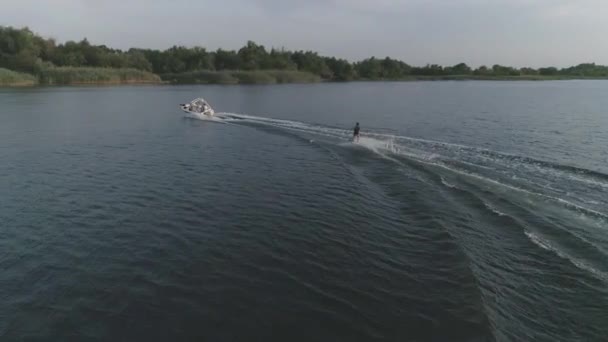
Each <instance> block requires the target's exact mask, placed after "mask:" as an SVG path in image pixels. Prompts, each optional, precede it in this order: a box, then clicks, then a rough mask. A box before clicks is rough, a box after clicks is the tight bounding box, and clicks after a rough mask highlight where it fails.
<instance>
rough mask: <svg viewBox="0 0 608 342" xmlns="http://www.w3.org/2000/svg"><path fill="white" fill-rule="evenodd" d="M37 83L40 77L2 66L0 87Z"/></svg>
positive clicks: (0, 69)
mask: <svg viewBox="0 0 608 342" xmlns="http://www.w3.org/2000/svg"><path fill="white" fill-rule="evenodd" d="M36 84H38V79H37V78H36V77H35V76H33V75H30V74H24V73H21V72H16V71H12V70H8V69H4V68H0V87H25V86H33V85H36Z"/></svg>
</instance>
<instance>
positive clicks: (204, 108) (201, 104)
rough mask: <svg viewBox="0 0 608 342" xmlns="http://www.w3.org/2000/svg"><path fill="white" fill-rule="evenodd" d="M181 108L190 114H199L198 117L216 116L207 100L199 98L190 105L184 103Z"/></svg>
mask: <svg viewBox="0 0 608 342" xmlns="http://www.w3.org/2000/svg"><path fill="white" fill-rule="evenodd" d="M179 107H180V108H181V109H182V110H183V111H184V112H186V113H189V114H198V115H207V116H214V115H215V111H214V110H213V108H212V107H211V106H210V105H209V103H207V101H205V99H203V98H201V97H199V98H196V99H194V100H192V101H190V102H189V103H182V104H180V105H179Z"/></svg>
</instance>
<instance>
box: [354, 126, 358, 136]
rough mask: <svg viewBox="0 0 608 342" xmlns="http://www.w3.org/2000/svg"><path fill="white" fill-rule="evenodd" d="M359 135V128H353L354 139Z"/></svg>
mask: <svg viewBox="0 0 608 342" xmlns="http://www.w3.org/2000/svg"><path fill="white" fill-rule="evenodd" d="M358 135H359V126H355V130H354V131H353V136H354V137H356V136H358Z"/></svg>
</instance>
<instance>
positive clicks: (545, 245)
mask: <svg viewBox="0 0 608 342" xmlns="http://www.w3.org/2000/svg"><path fill="white" fill-rule="evenodd" d="M524 233H525V234H526V236H527V237H528V238H529V239H530V241H532V242H533V243H534V244H535V245H537V246H539V247H541V248H542V249H545V250H548V251H551V252H553V253H555V254H556V255H557V256H559V257H560V258H562V259H566V260H568V261H569V262H571V263H572V264H573V265H574V266H576V267H578V268H579V269H581V270H583V271H586V272H589V273H591V274H592V275H593V276H595V277H596V278H598V279H600V280H603V281H606V282H608V274H607V273H605V272H602V271H600V270H598V269H595V268H594V267H592V266H591V265H589V264H588V263H587V262H585V261H583V260H581V259H578V258H575V257H572V256H571V255H569V254H568V253H566V252H564V251H563V250H561V249H559V248H558V247H557V246H555V245H554V244H553V243H551V242H550V241H548V240H547V239H545V238H542V237H541V236H539V235H537V234H534V233H532V232H529V231H527V230H526V231H524Z"/></svg>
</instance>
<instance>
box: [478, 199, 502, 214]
mask: <svg viewBox="0 0 608 342" xmlns="http://www.w3.org/2000/svg"><path fill="white" fill-rule="evenodd" d="M483 205H484V206H485V207H486V208H488V209H489V210H490V211H492V212H493V213H494V214H496V215H498V216H507V214H505V213H503V212H502V211H500V210H498V209H496V207H494V206H493V205H491V204H490V203H488V202H485V201H483Z"/></svg>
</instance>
